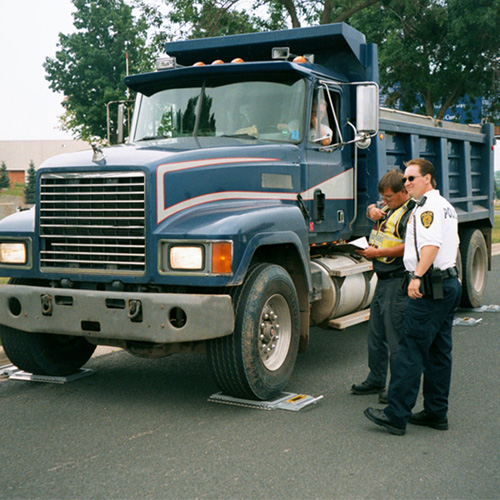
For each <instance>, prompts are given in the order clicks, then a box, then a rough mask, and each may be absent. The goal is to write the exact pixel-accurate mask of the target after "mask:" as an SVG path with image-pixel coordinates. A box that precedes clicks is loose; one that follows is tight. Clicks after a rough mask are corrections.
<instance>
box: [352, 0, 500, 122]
mask: <svg viewBox="0 0 500 500" xmlns="http://www.w3.org/2000/svg"><path fill="white" fill-rule="evenodd" d="M351 24H353V26H354V27H356V28H358V29H359V30H360V31H362V32H363V33H365V35H366V36H367V41H368V42H375V43H377V44H378V48H379V67H380V73H381V74H380V77H381V83H382V87H383V90H384V91H385V92H386V93H388V95H389V102H388V105H389V106H390V105H394V104H395V103H396V101H399V103H400V104H401V106H402V108H403V109H404V110H406V111H412V110H413V109H415V108H418V107H420V108H421V112H422V113H424V114H426V115H428V116H435V117H436V118H439V119H442V118H443V116H444V114H445V112H446V110H447V109H448V108H450V107H453V106H454V105H455V104H456V103H457V102H458V100H459V99H460V98H461V97H463V96H465V95H468V96H469V97H470V98H471V99H474V98H476V97H485V98H490V99H491V106H490V110H489V113H490V114H491V115H494V114H495V110H496V107H497V105H498V103H497V99H498V94H499V88H498V69H499V61H500V59H499V57H500V37H499V36H498V26H499V25H500V0H412V1H410V0H383V1H382V3H381V4H380V5H377V6H376V7H371V8H369V9H366V10H364V11H363V12H360V13H359V14H358V15H356V16H354V17H353V18H352V20H351ZM495 82H496V83H495ZM435 107H436V108H437V112H435V111H434V108H435Z"/></svg>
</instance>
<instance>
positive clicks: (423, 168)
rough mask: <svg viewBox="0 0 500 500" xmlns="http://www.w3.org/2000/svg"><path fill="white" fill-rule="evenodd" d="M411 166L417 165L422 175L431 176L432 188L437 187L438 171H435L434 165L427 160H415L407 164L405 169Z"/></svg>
mask: <svg viewBox="0 0 500 500" xmlns="http://www.w3.org/2000/svg"><path fill="white" fill-rule="evenodd" d="M409 165H417V167H418V169H419V171H420V175H427V174H429V175H430V176H431V184H432V187H433V188H435V187H436V170H435V169H434V165H433V164H432V163H431V162H430V161H429V160H426V159H425V158H414V159H413V160H410V161H407V162H405V167H408V166H409Z"/></svg>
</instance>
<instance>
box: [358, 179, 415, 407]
mask: <svg viewBox="0 0 500 500" xmlns="http://www.w3.org/2000/svg"><path fill="white" fill-rule="evenodd" d="M378 190H379V193H380V194H381V195H382V199H383V200H384V203H385V205H383V206H382V207H381V208H379V207H377V206H376V205H370V206H369V207H368V209H367V216H368V217H369V218H370V219H373V220H375V221H376V222H375V224H374V226H373V229H372V231H371V233H370V238H369V243H370V246H369V247H368V248H366V249H365V250H358V253H359V254H361V255H363V256H364V257H366V258H368V259H373V269H374V271H375V273H376V274H377V278H378V281H377V286H376V288H375V293H374V295H373V299H372V302H371V305H370V321H369V323H368V367H369V369H370V372H369V374H368V376H367V378H366V380H365V381H363V382H361V383H360V384H354V385H353V386H352V387H351V392H352V394H356V395H365V394H376V393H380V395H379V401H380V402H383V403H384V402H385V403H387V399H386V398H387V393H386V392H385V382H386V378H387V368H388V364H390V366H391V370H392V367H393V366H394V360H395V358H396V351H397V348H398V344H399V338H400V335H401V329H402V325H403V319H404V316H405V311H406V306H407V303H408V296H407V294H406V291H404V290H403V288H402V283H401V282H402V280H403V277H404V274H405V267H404V264H403V252H404V246H405V245H404V238H405V234H406V224H407V222H408V218H409V216H410V214H411V209H412V208H413V207H414V205H415V202H414V201H413V200H412V199H410V195H409V194H408V192H407V191H406V189H405V186H404V176H403V173H402V172H399V171H396V170H390V171H389V172H387V173H386V174H385V175H384V176H383V177H382V178H381V179H380V182H379V185H378Z"/></svg>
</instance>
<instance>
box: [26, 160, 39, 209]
mask: <svg viewBox="0 0 500 500" xmlns="http://www.w3.org/2000/svg"><path fill="white" fill-rule="evenodd" d="M24 201H25V202H26V203H27V204H29V205H33V204H34V203H35V201H36V170H35V164H34V163H33V161H30V166H29V168H28V182H27V183H26V187H25V188H24Z"/></svg>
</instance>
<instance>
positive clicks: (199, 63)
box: [193, 61, 205, 66]
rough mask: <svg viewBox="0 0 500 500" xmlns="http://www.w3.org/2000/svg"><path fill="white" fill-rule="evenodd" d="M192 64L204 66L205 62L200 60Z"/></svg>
mask: <svg viewBox="0 0 500 500" xmlns="http://www.w3.org/2000/svg"><path fill="white" fill-rule="evenodd" d="M193 66H205V63H204V62H202V61H198V62H195V63H194V64H193Z"/></svg>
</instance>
